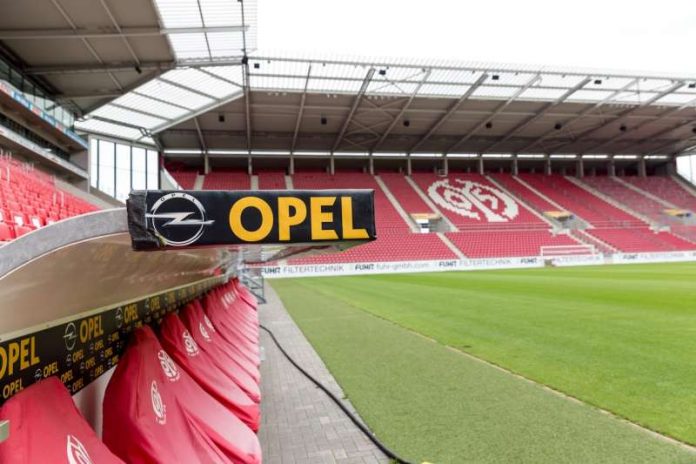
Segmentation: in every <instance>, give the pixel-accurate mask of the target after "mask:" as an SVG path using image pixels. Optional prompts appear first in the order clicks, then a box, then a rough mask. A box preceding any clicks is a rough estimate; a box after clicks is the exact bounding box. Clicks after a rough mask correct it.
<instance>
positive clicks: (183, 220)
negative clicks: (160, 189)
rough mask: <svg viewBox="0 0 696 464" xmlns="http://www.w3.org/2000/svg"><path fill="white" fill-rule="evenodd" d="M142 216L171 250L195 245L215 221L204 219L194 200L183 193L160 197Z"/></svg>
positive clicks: (201, 210)
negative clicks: (173, 247) (171, 247)
mask: <svg viewBox="0 0 696 464" xmlns="http://www.w3.org/2000/svg"><path fill="white" fill-rule="evenodd" d="M145 217H146V218H148V219H149V222H150V224H151V226H152V229H153V230H154V231H155V233H156V234H157V236H158V237H159V239H160V240H161V241H162V242H164V243H165V244H166V245H170V246H175V247H182V246H187V245H191V244H192V243H195V242H196V241H197V240H198V239H199V238H200V237H201V235H203V231H204V230H205V228H206V227H208V226H210V225H212V224H213V223H214V222H215V221H213V220H211V219H206V216H205V208H204V207H203V205H202V204H201V202H200V201H198V199H197V198H195V197H194V196H192V195H189V194H188V193H183V192H173V193H168V194H166V195H164V196H162V197H161V198H160V199H158V200H157V201H156V202H155V204H154V205H152V208H150V212H149V213H147V214H145Z"/></svg>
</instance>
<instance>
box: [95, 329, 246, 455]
mask: <svg viewBox="0 0 696 464" xmlns="http://www.w3.org/2000/svg"><path fill="white" fill-rule="evenodd" d="M140 350H141V348H140V347H139V346H138V344H137V341H136V343H135V344H134V345H131V346H130V347H129V348H128V349H127V350H126V352H125V354H124V356H123V358H122V359H121V361H120V362H119V363H118V365H117V366H116V370H115V371H114V374H113V376H112V377H111V380H110V381H109V385H108V386H107V388H106V393H105V394H104V426H103V435H104V442H105V443H106V444H107V445H108V446H109V448H110V449H111V450H112V451H113V452H114V453H116V454H117V455H118V456H119V457H121V458H122V459H123V460H124V461H126V462H127V463H129V464H171V463H174V462H182V463H183V462H185V463H187V464H188V463H191V464H199V463H200V464H212V463H216V464H226V463H230V462H232V461H231V460H230V459H228V458H227V457H226V456H225V455H224V454H223V453H222V451H221V450H220V449H219V448H218V447H217V446H216V445H215V444H214V443H213V442H212V440H211V439H210V438H209V437H208V436H207V435H205V434H204V433H202V432H201V430H200V429H199V428H196V427H191V425H190V424H189V423H188V422H187V420H186V417H185V415H184V412H183V410H182V409H181V407H180V406H179V404H178V403H177V401H176V400H175V397H174V395H173V394H172V392H171V391H170V389H169V388H168V386H169V385H168V382H169V380H168V379H167V377H166V376H165V374H164V372H163V371H162V368H161V366H160V365H159V363H154V362H150V361H149V360H148V359H147V357H145V356H143V355H142V353H141V352H140Z"/></svg>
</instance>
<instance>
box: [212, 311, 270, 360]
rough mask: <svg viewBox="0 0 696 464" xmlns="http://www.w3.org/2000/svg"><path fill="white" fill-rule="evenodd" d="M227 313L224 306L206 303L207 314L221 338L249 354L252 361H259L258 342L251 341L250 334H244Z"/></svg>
mask: <svg viewBox="0 0 696 464" xmlns="http://www.w3.org/2000/svg"><path fill="white" fill-rule="evenodd" d="M227 311H228V310H227V309H225V308H223V307H222V305H218V304H211V300H207V301H206V305H205V313H206V314H207V315H208V317H209V318H210V320H211V321H212V322H213V325H215V327H216V328H217V329H218V333H219V334H220V336H221V337H222V338H223V339H224V340H225V341H226V342H227V343H228V344H229V345H233V346H236V347H237V348H238V349H240V350H241V351H243V352H244V353H247V354H248V355H249V356H248V357H249V358H250V359H257V358H258V357H259V347H258V342H257V341H254V340H251V339H250V336H249V335H248V334H245V333H243V332H242V331H241V330H240V328H239V323H238V322H236V321H234V319H232V318H230V317H229V316H228V315H227V314H226V313H227Z"/></svg>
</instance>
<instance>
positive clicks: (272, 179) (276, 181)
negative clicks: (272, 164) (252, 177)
mask: <svg viewBox="0 0 696 464" xmlns="http://www.w3.org/2000/svg"><path fill="white" fill-rule="evenodd" d="M257 175H258V179H259V190H285V189H286V188H287V185H286V184H285V171H262V172H259V173H257Z"/></svg>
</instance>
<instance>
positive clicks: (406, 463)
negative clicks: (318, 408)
mask: <svg viewBox="0 0 696 464" xmlns="http://www.w3.org/2000/svg"><path fill="white" fill-rule="evenodd" d="M259 327H261V328H262V329H263V330H265V331H266V332H267V333H268V335H270V336H271V339H272V340H273V343H275V345H276V346H277V347H278V349H279V350H280V352H281V353H283V355H284V356H285V358H287V360H288V361H290V364H292V365H293V366H295V368H297V370H298V371H300V372H301V373H302V374H303V375H304V376H305V377H307V378H308V379H309V380H310V381H311V382H312V383H313V384H314V385H316V386H317V387H319V388H320V389H321V390H322V391H323V392H324V393H326V394H327V395H328V396H329V398H331V399H332V400H333V402H334V403H336V404H337V405H338V407H339V408H341V410H342V411H343V412H344V413H345V414H346V416H348V418H349V419H350V420H351V421H352V422H353V423H354V424H355V425H356V426H357V427H358V428H359V429H360V431H361V432H362V433H363V434H365V436H366V437H367V438H368V439H369V440H370V441H371V442H372V443H374V444H375V446H377V448H379V449H380V451H382V452H383V453H384V454H385V455H386V456H387V457H388V458H389V459H391V460H393V461H394V462H396V463H398V464H411V463H410V462H409V461H407V460H405V459H403V458H400V457H399V456H397V455H396V454H395V453H394V452H393V451H392V450H390V449H389V448H387V446H386V445H385V444H383V443H382V442H381V441H379V439H377V437H376V436H375V435H374V434H373V433H372V432H370V430H369V429H368V428H367V427H365V425H364V424H363V423H362V422H360V419H358V418H357V417H356V416H355V415H354V414H353V413H352V412H351V411H350V410H349V409H348V408H347V407H346V405H344V404H343V403H342V402H341V400H340V399H339V398H337V397H336V395H334V394H333V393H331V391H329V389H328V388H326V387H325V386H324V385H322V384H321V382H319V381H318V380H317V379H315V378H314V377H312V376H311V375H310V374H309V372H307V371H306V370H304V369H303V368H302V367H301V366H300V365H299V364H297V362H296V361H295V360H294V359H292V356H290V355H289V354H288V352H287V351H285V349H284V348H283V346H282V345H281V344H280V342H279V341H278V339H277V338H276V337H275V335H274V334H273V332H272V331H271V330H270V329H268V328H267V327H264V326H263V325H259Z"/></svg>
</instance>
